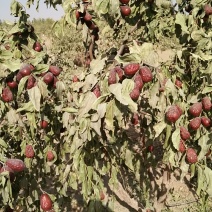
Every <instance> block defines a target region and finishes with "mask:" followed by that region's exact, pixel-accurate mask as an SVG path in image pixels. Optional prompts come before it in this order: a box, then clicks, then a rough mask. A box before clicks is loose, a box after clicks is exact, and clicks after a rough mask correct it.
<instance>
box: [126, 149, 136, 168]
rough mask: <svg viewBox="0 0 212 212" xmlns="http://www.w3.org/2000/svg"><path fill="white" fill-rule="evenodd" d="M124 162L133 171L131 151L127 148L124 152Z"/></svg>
mask: <svg viewBox="0 0 212 212" xmlns="http://www.w3.org/2000/svg"><path fill="white" fill-rule="evenodd" d="M125 164H126V165H127V166H128V167H129V168H130V169H131V170H132V171H134V166H133V153H132V152H131V151H130V150H129V149H127V150H126V154H125Z"/></svg>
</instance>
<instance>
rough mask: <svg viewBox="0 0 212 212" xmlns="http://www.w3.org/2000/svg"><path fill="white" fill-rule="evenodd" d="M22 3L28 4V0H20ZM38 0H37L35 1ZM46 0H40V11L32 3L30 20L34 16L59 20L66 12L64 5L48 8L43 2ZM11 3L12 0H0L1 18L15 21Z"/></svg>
mask: <svg viewBox="0 0 212 212" xmlns="http://www.w3.org/2000/svg"><path fill="white" fill-rule="evenodd" d="M18 1H19V2H20V3H21V4H22V5H24V6H25V5H26V2H27V0H18ZM35 2H36V1H35ZM43 2H44V0H41V1H40V7H39V12H37V11H36V6H35V5H32V6H31V8H30V9H27V8H26V7H25V8H26V10H27V13H28V14H30V20H32V19H33V18H52V19H54V20H59V19H60V18H61V17H62V16H63V14H64V12H63V9H62V7H59V6H58V7H57V10H55V9H54V8H47V7H46V5H45V4H44V3H43ZM10 3H11V0H0V20H6V21H14V20H15V18H14V17H13V16H11V15H10Z"/></svg>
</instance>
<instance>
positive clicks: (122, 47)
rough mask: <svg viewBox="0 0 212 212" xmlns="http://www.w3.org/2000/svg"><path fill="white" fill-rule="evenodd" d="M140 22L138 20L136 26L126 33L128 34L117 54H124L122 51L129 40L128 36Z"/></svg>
mask: <svg viewBox="0 0 212 212" xmlns="http://www.w3.org/2000/svg"><path fill="white" fill-rule="evenodd" d="M139 23H140V20H138V21H137V23H136V24H135V26H133V27H132V28H131V29H130V30H129V31H128V32H127V33H126V35H125V36H124V39H123V41H122V46H121V47H120V49H119V51H118V53H117V55H121V54H122V52H123V50H124V44H125V42H126V41H127V39H128V36H129V35H130V34H131V33H132V32H134V31H135V30H136V29H137V28H138V24H139Z"/></svg>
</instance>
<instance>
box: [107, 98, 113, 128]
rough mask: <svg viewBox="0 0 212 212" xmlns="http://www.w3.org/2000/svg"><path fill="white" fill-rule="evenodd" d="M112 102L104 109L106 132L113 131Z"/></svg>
mask: <svg viewBox="0 0 212 212" xmlns="http://www.w3.org/2000/svg"><path fill="white" fill-rule="evenodd" d="M114 104H115V102H114V100H112V101H110V102H109V103H108V104H107V107H106V114H105V123H106V128H107V129H108V130H112V131H113V130H114V123H113V121H114Z"/></svg>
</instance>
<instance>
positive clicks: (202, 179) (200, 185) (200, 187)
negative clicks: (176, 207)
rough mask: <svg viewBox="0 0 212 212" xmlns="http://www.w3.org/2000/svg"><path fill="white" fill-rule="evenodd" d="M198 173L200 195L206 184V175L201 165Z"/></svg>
mask: <svg viewBox="0 0 212 212" xmlns="http://www.w3.org/2000/svg"><path fill="white" fill-rule="evenodd" d="M197 173H198V175H197V190H196V192H197V195H198V196H199V195H200V192H201V190H202V188H203V185H204V175H203V170H202V167H201V166H198V172H197Z"/></svg>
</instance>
